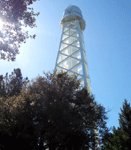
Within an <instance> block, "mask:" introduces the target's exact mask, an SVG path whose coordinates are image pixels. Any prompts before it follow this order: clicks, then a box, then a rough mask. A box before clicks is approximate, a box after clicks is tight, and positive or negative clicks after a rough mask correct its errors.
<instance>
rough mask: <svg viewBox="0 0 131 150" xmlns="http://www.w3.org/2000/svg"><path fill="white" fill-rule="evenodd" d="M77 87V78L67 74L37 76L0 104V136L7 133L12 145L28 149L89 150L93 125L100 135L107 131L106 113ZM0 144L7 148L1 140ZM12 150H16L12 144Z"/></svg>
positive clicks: (84, 89) (92, 135)
mask: <svg viewBox="0 0 131 150" xmlns="http://www.w3.org/2000/svg"><path fill="white" fill-rule="evenodd" d="M78 87H79V81H78V80H77V78H76V77H70V76H68V75H67V73H60V74H56V73H55V72H53V73H45V74H44V76H43V77H41V76H39V77H37V78H36V80H34V81H32V82H30V85H29V86H27V87H24V88H23V89H22V92H21V93H20V94H19V95H18V96H12V97H9V98H8V99H7V101H2V100H1V101H0V107H1V110H2V111H1V118H2V119H1V124H0V131H1V134H0V135H3V134H2V133H5V132H6V134H4V135H8V137H10V139H12V143H14V142H15V141H16V139H17V141H18V142H19V144H20V145H21V144H22V145H24V143H25V144H26V142H28V148H30V149H39V150H42V149H44V148H46V147H48V148H49V149H50V150H54V149H56V148H57V149H60V150H62V149H67V150H71V149H81V150H82V149H84V148H85V146H87V147H88V148H89V147H92V146H93V143H94V138H93V137H94V133H92V129H93V127H94V122H97V125H98V127H99V131H101V133H102V131H104V130H105V129H106V125H105V124H106V122H105V120H106V119H107V118H106V115H105V114H106V113H105V109H104V108H103V107H102V106H101V105H98V104H97V103H96V102H95V101H94V98H93V96H90V95H89V93H88V91H87V90H86V88H83V89H81V90H78ZM2 128H4V131H3V130H2ZM27 131H29V132H27ZM101 138H102V134H100V139H101ZM1 139H2V138H1ZM76 140H77V142H76ZM20 141H21V143H20ZM32 143H33V144H32ZM43 143H45V146H43ZM0 144H1V145H2V146H5V148H7V146H8V145H7V143H6V144H5V143H4V141H3V143H2V142H1V140H0ZM2 146H1V147H2ZM12 148H13V149H15V148H14V147H13V145H12ZM17 148H18V147H17ZM17 148H16V149H17ZM88 148H87V149H88Z"/></svg>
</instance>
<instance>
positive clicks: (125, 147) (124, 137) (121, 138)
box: [103, 99, 131, 150]
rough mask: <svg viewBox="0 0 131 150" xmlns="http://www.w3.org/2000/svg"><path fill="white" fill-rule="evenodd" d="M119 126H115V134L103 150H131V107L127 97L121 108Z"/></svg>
mask: <svg viewBox="0 0 131 150" xmlns="http://www.w3.org/2000/svg"><path fill="white" fill-rule="evenodd" d="M120 110H121V113H119V126H120V127H118V128H117V129H116V128H115V127H113V134H111V136H110V137H109V138H108V140H107V141H106V142H105V143H104V146H103V150H130V148H131V107H130V103H127V100H126V99H125V101H124V103H123V107H122V108H120Z"/></svg>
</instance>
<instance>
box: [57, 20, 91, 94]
mask: <svg viewBox="0 0 131 150" xmlns="http://www.w3.org/2000/svg"><path fill="white" fill-rule="evenodd" d="M55 70H57V71H61V70H63V71H66V72H67V73H68V74H69V75H72V74H75V75H77V76H78V79H79V80H80V88H82V87H84V86H86V88H87V90H88V92H89V93H90V94H91V86H90V79H89V72H88V66H87V61H86V54H85V47H84V40H83V31H82V30H81V28H80V24H79V21H78V20H71V21H69V22H64V23H63V29H62V35H61V41H60V46H59V50H58V55H57V60H56V65H55Z"/></svg>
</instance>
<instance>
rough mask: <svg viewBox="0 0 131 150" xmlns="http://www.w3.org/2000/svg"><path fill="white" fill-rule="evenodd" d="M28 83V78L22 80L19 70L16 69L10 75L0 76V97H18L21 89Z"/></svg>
mask: <svg viewBox="0 0 131 150" xmlns="http://www.w3.org/2000/svg"><path fill="white" fill-rule="evenodd" d="M27 82H28V78H25V79H23V76H22V73H21V69H19V68H17V69H14V71H13V72H12V73H11V75H8V73H6V75H5V76H4V77H3V75H0V96H1V97H5V98H7V97H10V96H14V95H16V96H17V95H19V94H20V93H21V90H22V87H24V86H25V85H26V84H27Z"/></svg>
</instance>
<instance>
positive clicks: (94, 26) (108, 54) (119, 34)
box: [0, 0, 131, 127]
mask: <svg viewBox="0 0 131 150" xmlns="http://www.w3.org/2000/svg"><path fill="white" fill-rule="evenodd" d="M69 4H72V5H76V6H78V7H79V8H80V9H81V11H82V14H83V17H84V19H85V22H86V29H85V31H84V32H83V36H84V42H85V49H86V57H87V62H88V68H89V74H90V80H91V88H92V93H93V94H94V97H95V100H96V101H97V102H98V103H101V104H102V105H103V106H104V107H105V108H106V110H111V111H110V112H109V113H108V115H107V116H108V117H109V120H108V121H107V126H108V127H111V126H115V127H118V125H119V123H118V118H119V115H118V113H119V112H120V107H122V103H123V102H124V99H127V101H128V102H131V1H130V0H81V1H80V0H61V1H59V0H49V1H44V0H41V1H39V2H37V3H36V4H35V5H34V8H35V11H36V12H37V11H39V12H40V15H39V17H37V28H34V29H32V30H30V33H36V35H37V37H36V39H35V40H27V42H26V44H23V45H22V47H21V48H20V54H19V55H17V58H16V61H15V62H7V61H5V60H0V74H3V75H5V74H6V72H8V73H9V74H10V73H11V72H12V71H13V69H14V68H20V69H21V71H22V74H23V77H29V79H30V80H31V79H33V78H36V77H37V76H38V75H42V74H43V73H42V72H43V71H45V72H47V71H53V69H54V67H55V61H56V57H57V52H58V47H59V42H60V37H61V29H60V26H59V24H60V20H61V19H62V15H63V12H64V10H65V9H66V8H67V7H68V5H69Z"/></svg>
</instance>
